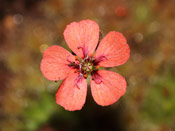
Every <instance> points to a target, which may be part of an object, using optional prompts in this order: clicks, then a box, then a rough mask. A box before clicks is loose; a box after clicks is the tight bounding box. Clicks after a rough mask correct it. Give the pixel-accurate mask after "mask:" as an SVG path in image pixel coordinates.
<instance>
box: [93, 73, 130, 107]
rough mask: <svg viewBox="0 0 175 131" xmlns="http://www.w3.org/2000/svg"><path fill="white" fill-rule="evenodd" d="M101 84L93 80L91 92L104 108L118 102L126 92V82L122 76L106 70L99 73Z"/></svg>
mask: <svg viewBox="0 0 175 131" xmlns="http://www.w3.org/2000/svg"><path fill="white" fill-rule="evenodd" d="M97 73H98V75H99V77H101V82H100V83H97V82H96V81H95V80H92V78H91V92H92V96H93V98H94V100H95V101H96V103H97V104H99V105H102V106H107V105H111V104H113V103H114V102H116V101H117V100H118V99H119V98H120V97H121V96H122V95H124V93H125V91H126V86H127V85H126V80H125V78H124V77H122V76H121V75H119V74H117V73H115V72H112V71H106V70H100V71H98V72H97Z"/></svg>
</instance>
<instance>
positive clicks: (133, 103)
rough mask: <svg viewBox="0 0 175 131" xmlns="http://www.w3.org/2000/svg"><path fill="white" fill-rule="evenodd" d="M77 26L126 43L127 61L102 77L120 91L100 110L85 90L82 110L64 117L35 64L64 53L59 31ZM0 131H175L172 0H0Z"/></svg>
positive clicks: (49, 83)
mask: <svg viewBox="0 0 175 131" xmlns="http://www.w3.org/2000/svg"><path fill="white" fill-rule="evenodd" d="M84 19H91V20H94V21H96V22H97V23H98V24H99V26H100V29H101V32H102V34H103V36H105V35H106V34H107V33H108V32H109V31H112V30H115V31H119V32H122V33H123V34H124V36H125V37H126V38H127V41H128V44H129V46H130V48H131V56H130V59H129V60H128V62H127V63H125V64H124V65H122V66H119V67H116V68H111V69H109V70H112V71H115V72H118V73H120V74H121V75H122V76H124V77H126V80H127V83H128V87H127V92H126V94H125V95H124V96H123V97H122V98H121V99H120V100H119V101H118V102H117V103H115V104H113V105H111V106H108V107H101V106H98V105H97V104H96V103H95V102H94V100H93V98H92V96H91V92H90V88H88V96H87V101H86V104H85V106H84V107H83V109H82V110H81V111H75V112H69V111H65V110H64V109H63V108H62V107H60V106H58V105H56V103H55V92H56V90H57V88H58V87H59V85H60V83H61V81H58V82H52V81H48V80H47V79H45V78H44V77H43V76H42V74H41V71H40V62H41V59H42V53H43V51H44V50H45V49H46V48H47V47H49V46H51V45H60V46H62V47H64V48H66V49H68V47H67V45H66V44H65V40H64V37H63V31H64V29H65V27H66V25H67V24H69V23H71V22H73V21H80V20H84ZM68 50H69V49H68ZM0 130H1V131H67V130H72V131H77V130H83V131H89V130H91V131H103V130H109V131H112V130H115V131H175V0H134V1H133V0H132V1H131V0H0Z"/></svg>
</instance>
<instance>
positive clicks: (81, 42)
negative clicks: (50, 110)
mask: <svg viewBox="0 0 175 131" xmlns="http://www.w3.org/2000/svg"><path fill="white" fill-rule="evenodd" d="M64 38H65V40H66V42H67V44H68V46H69V48H70V49H71V50H72V51H73V52H74V53H75V54H76V55H77V56H74V55H72V54H71V53H70V52H68V51H67V50H65V49H64V48H62V47H60V46H57V45H54V46H51V47H49V48H47V49H46V50H45V51H44V53H43V59H42V61H41V67H40V68H41V71H42V73H43V75H44V77H46V78H47V79H48V80H52V81H57V80H62V79H64V80H63V82H62V84H61V85H60V87H59V88H58V90H57V92H56V96H55V98H56V103H57V104H59V105H61V106H63V107H64V108H65V109H66V110H69V111H75V110H80V109H81V108H82V107H83V105H84V103H85V100H86V94H87V81H86V78H87V76H88V75H91V82H90V85H91V92H92V96H93V98H94V100H95V102H96V103H97V104H99V105H101V106H107V105H111V104H113V103H114V102H116V101H117V100H118V99H119V98H120V97H121V96H123V95H124V93H125V91H126V86H127V85H126V80H125V78H124V77H122V76H121V75H119V74H117V73H115V72H112V71H107V70H99V66H100V67H114V66H119V65H122V64H124V63H125V62H126V61H127V60H128V58H129V55H130V48H129V46H128V44H127V41H126V39H125V37H124V36H123V35H122V34H121V33H119V32H115V31H111V32H109V33H108V34H107V35H106V36H105V37H104V38H103V39H102V40H101V41H100V44H99V46H98V48H97V49H96V47H97V44H98V42H99V26H98V24H97V23H96V22H94V21H92V20H83V21H80V22H78V23H77V22H72V23H71V24H70V25H68V26H67V27H66V29H65V31H64ZM94 52H95V53H94Z"/></svg>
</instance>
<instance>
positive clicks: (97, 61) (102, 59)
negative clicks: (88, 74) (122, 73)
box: [93, 56, 107, 65]
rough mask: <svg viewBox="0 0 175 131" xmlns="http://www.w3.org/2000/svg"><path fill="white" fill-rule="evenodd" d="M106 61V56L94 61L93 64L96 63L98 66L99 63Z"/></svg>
mask: <svg viewBox="0 0 175 131" xmlns="http://www.w3.org/2000/svg"><path fill="white" fill-rule="evenodd" d="M104 60H107V58H106V56H100V57H98V58H96V59H95V60H94V61H93V63H94V65H98V63H99V62H101V61H104Z"/></svg>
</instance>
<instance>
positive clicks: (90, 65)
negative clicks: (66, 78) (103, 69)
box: [69, 56, 98, 78]
mask: <svg viewBox="0 0 175 131" xmlns="http://www.w3.org/2000/svg"><path fill="white" fill-rule="evenodd" d="M75 60H76V61H75V62H71V63H70V64H69V67H71V68H73V69H74V70H75V72H79V73H80V75H83V76H84V77H85V78H86V77H87V76H88V75H89V74H91V73H92V72H93V71H97V70H98V66H97V65H96V64H95V62H94V58H93V57H92V56H91V57H89V56H87V57H85V58H84V59H81V58H78V57H77V56H75Z"/></svg>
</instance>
